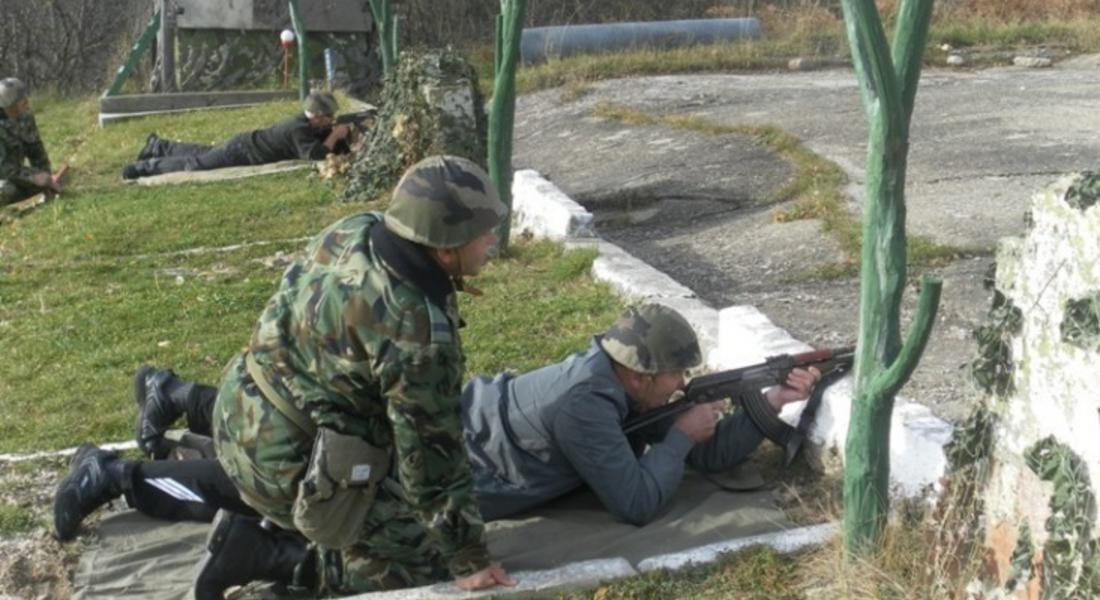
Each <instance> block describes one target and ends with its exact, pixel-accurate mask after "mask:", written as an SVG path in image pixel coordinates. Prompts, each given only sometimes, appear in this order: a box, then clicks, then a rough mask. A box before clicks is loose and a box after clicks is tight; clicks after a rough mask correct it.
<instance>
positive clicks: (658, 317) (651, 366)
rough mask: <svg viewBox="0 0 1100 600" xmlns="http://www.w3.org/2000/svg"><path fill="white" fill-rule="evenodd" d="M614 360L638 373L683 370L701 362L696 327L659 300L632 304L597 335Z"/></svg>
mask: <svg viewBox="0 0 1100 600" xmlns="http://www.w3.org/2000/svg"><path fill="white" fill-rule="evenodd" d="M600 347H602V348H603V349H604V352H607V354H608V356H610V357H611V358H612V359H613V360H614V361H615V362H617V363H619V364H621V365H622V366H624V367H626V368H628V369H630V370H632V371H638V372H641V373H666V372H673V371H686V370H688V369H691V368H694V367H697V366H699V364H700V363H702V362H703V357H702V353H701V352H700V351H699V340H698V338H696V337H695V330H694V329H692V328H691V325H690V324H689V323H688V322H687V319H685V318H684V317H683V316H681V315H680V313H678V312H676V311H675V310H672V309H671V308H669V307H667V306H663V305H661V304H642V305H640V306H631V307H629V308H627V309H626V311H624V312H623V314H622V316H620V317H619V320H618V321H615V324H614V325H612V326H611V328H610V329H608V330H607V333H605V334H604V335H603V337H601V338H600Z"/></svg>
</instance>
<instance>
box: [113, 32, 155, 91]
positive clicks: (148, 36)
mask: <svg viewBox="0 0 1100 600" xmlns="http://www.w3.org/2000/svg"><path fill="white" fill-rule="evenodd" d="M159 30H160V12H155V13H153V18H151V19H149V24H148V25H146V26H145V31H143V32H141V35H140V36H138V39H137V41H136V42H134V45H133V46H131V47H130V55H129V56H127V57H126V62H125V63H123V65H122V66H121V67H119V68H118V72H116V73H115V78H114V79H113V80H112V81H111V85H109V86H107V90H106V91H104V92H103V95H104V96H115V95H117V94H118V93H119V92H120V91H122V84H124V83H126V78H127V77H129V76H130V73H132V72H133V71H134V67H136V66H137V64H138V61H139V60H141V55H142V54H145V51H146V50H148V49H149V46H150V44H152V43H153V40H154V39H156V37H157V32H158V31H159Z"/></svg>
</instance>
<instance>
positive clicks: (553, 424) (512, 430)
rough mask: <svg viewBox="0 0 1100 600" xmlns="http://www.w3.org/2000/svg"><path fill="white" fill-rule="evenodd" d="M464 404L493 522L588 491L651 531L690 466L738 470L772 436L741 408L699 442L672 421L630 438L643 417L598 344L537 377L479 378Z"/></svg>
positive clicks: (484, 504)
mask: <svg viewBox="0 0 1100 600" xmlns="http://www.w3.org/2000/svg"><path fill="white" fill-rule="evenodd" d="M462 407H463V425H464V427H463V429H464V430H465V435H466V445H467V449H466V450H467V454H469V457H470V462H471V464H472V465H473V473H474V488H475V489H476V490H477V494H478V498H479V504H480V507H481V513H482V516H483V517H484V518H485V519H487V520H488V519H496V518H500V517H505V516H509V515H512V514H515V513H518V512H522V511H525V510H528V509H531V508H534V507H536V506H538V505H541V504H543V503H545V502H547V501H549V500H552V499H554V498H557V497H558V496H561V495H563V494H565V493H567V492H570V491H572V490H575V489H577V488H579V487H580V486H582V485H587V486H588V487H589V488H591V489H592V491H593V492H595V494H596V496H598V497H599V499H600V501H601V502H602V503H603V504H604V506H605V507H606V508H607V509H608V510H609V511H610V512H611V513H612V514H613V515H615V517H617V518H619V519H621V520H623V521H626V522H628V523H633V524H635V525H643V524H645V523H648V522H649V521H651V520H653V519H654V518H655V517H656V516H657V515H658V514H659V513H660V511H661V509H663V508H664V507H665V506H666V505H668V503H669V501H670V500H671V499H672V496H673V494H674V493H675V492H676V488H677V487H678V486H679V484H680V480H681V478H682V477H683V473H684V465H685V463H686V464H690V465H691V466H693V467H695V468H697V469H699V470H702V471H708V472H715V471H721V470H725V469H729V468H731V467H733V466H735V465H737V464H738V463H740V462H742V461H743V460H745V459H746V458H747V457H748V455H749V454H750V453H751V452H752V451H753V450H754V449H756V447H757V446H758V445H759V444H760V442H761V441H762V440H763V439H764V438H763V436H762V435H761V433H760V432H759V431H758V430H757V429H756V427H755V426H753V425H752V423H751V422H750V421H749V420H748V419H747V418H746V417H745V415H744V414H743V413H742V412H738V413H737V414H736V415H734V416H732V417H727V418H725V419H723V420H722V422H721V423H719V425H718V430H717V432H716V433H715V436H714V437H713V438H711V439H710V440H709V441H708V442H706V443H705V444H700V445H698V446H695V445H694V444H693V443H692V442H691V439H690V438H688V437H687V436H686V435H685V434H683V433H682V432H681V431H680V430H678V429H675V428H673V427H672V424H673V421H674V419H673V418H669V419H666V420H664V421H662V422H659V423H656V424H654V425H652V426H650V427H647V428H645V429H643V430H641V431H637V432H634V433H631V434H630V435H629V436H627V435H624V434H623V432H622V426H623V422H624V421H625V420H626V419H627V418H628V416H633V415H634V414H636V412H634V409H633V402H631V401H630V400H629V398H628V397H627V395H626V392H625V391H624V390H623V387H622V385H621V384H620V383H619V381H618V379H617V378H616V377H615V373H614V371H613V370H612V363H611V360H610V359H609V358H608V357H607V355H606V354H605V353H604V351H603V350H602V349H601V348H600V346H599V344H598V343H597V338H594V339H593V341H592V345H591V347H590V348H589V349H588V351H586V352H583V353H577V354H574V355H572V356H570V357H569V358H567V359H565V360H564V361H562V362H560V363H556V364H553V365H550V366H547V367H543V368H541V369H538V370H535V371H531V372H530V373H525V374H523V375H519V376H513V375H510V374H502V375H498V376H497V377H496V378H494V379H492V380H489V379H486V378H484V377H476V378H474V379H473V380H471V381H470V382H469V383H467V384H466V386H465V388H464V390H463V395H462Z"/></svg>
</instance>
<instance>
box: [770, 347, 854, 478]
mask: <svg viewBox="0 0 1100 600" xmlns="http://www.w3.org/2000/svg"><path fill="white" fill-rule="evenodd" d="M851 368H852V367H851V365H850V364H845V363H841V364H838V365H836V366H834V367H833V368H832V369H829V370H828V371H826V372H824V373H822V374H821V381H819V382H817V385H816V386H814V391H813V393H812V394H810V399H809V400H807V401H806V407H805V408H803V409H802V415H800V416H799V418H798V427H797V428H793V430H792V431H791V434H790V435H789V436H788V438H787V441H786V442H785V443H784V444H783V452H784V457H783V466H784V467H789V466H791V463H792V462H794V459H795V457H797V456H798V451H799V450H801V449H802V442H803V441H804V440H805V439H806V436H807V435H808V434H809V432H810V426H811V425H813V424H814V419H815V418H817V409H818V408H820V407H821V401H822V400H823V399H824V398H825V390H827V389H829V386H831V385H833V384H834V383H836V382H838V381H840V380H841V379H843V378H844V376H845V375H847V374H848V371H850V370H851Z"/></svg>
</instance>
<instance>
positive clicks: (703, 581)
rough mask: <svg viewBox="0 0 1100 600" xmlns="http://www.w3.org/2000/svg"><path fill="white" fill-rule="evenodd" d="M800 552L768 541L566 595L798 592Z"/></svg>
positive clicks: (599, 598)
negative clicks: (716, 558)
mask: <svg viewBox="0 0 1100 600" xmlns="http://www.w3.org/2000/svg"><path fill="white" fill-rule="evenodd" d="M797 569H798V556H796V555H783V554H779V553H777V552H775V551H774V550H772V549H770V548H767V547H759V548H750V549H748V550H745V551H742V552H738V553H736V554H730V555H727V556H724V557H723V558H722V559H721V560H719V561H718V562H716V563H715V564H712V565H704V566H696V567H690V568H687V569H682V570H679V571H676V572H668V571H656V572H653V573H647V574H645V575H640V576H636V577H631V578H629V579H624V580H622V581H617V582H615V583H611V584H607V585H604V586H601V587H599V588H596V589H595V590H589V591H586V592H582V593H573V594H568V595H566V596H565V598H568V599H570V600H578V599H580V598H591V599H593V600H649V599H651V598H661V599H665V598H669V599H672V598H685V599H686V598H692V599H695V598H700V599H703V598H706V599H715V600H717V599H720V598H721V599H725V598H771V599H776V600H779V599H787V598H801V597H803V595H802V593H801V592H800V591H798V589H797V587H796V583H797V579H796V573H797Z"/></svg>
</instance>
